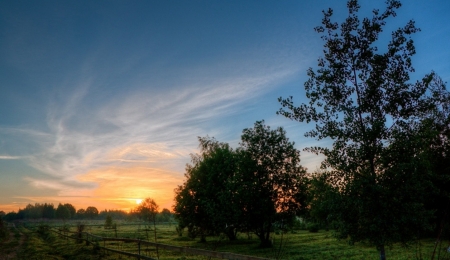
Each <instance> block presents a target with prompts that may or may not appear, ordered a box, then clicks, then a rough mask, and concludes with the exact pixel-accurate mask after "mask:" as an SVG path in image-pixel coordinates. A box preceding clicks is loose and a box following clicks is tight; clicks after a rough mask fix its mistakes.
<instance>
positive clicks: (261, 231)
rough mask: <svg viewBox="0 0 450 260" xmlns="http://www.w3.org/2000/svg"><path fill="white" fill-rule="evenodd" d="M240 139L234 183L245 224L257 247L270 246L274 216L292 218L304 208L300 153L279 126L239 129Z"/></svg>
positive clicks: (257, 125) (260, 125)
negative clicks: (240, 162) (240, 152)
mask: <svg viewBox="0 0 450 260" xmlns="http://www.w3.org/2000/svg"><path fill="white" fill-rule="evenodd" d="M241 140H242V142H241V147H242V152H243V153H242V154H241V159H242V164H241V168H240V169H239V174H238V177H239V180H238V181H236V182H235V183H236V186H238V187H240V190H239V191H240V193H241V198H242V199H243V201H244V203H243V204H244V217H245V225H246V227H247V228H248V229H249V230H252V231H254V232H255V234H256V235H257V236H258V237H259V238H260V240H261V246H270V245H271V240H270V232H271V230H272V223H274V222H275V221H277V220H278V219H277V217H278V216H283V215H284V216H290V217H292V216H294V215H295V214H296V213H298V212H299V211H301V209H302V208H303V207H305V205H306V201H305V200H304V199H305V196H304V194H306V179H305V174H306V171H305V169H304V168H302V167H301V166H300V152H299V151H298V150H297V149H295V148H294V143H293V142H289V139H288V138H287V137H286V132H285V131H284V129H283V128H281V127H279V128H277V129H275V130H271V129H270V127H269V126H266V125H265V124H264V121H258V122H256V123H255V126H254V128H248V129H244V130H243V134H242V136H241ZM278 213H282V214H278Z"/></svg>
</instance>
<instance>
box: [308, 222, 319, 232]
mask: <svg viewBox="0 0 450 260" xmlns="http://www.w3.org/2000/svg"><path fill="white" fill-rule="evenodd" d="M308 231H309V232H311V233H317V232H319V224H316V223H310V224H308Z"/></svg>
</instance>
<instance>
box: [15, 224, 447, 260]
mask: <svg viewBox="0 0 450 260" xmlns="http://www.w3.org/2000/svg"><path fill="white" fill-rule="evenodd" d="M50 224H51V225H52V226H54V227H57V226H61V224H62V223H56V222H55V223H50ZM67 224H68V225H69V226H70V230H71V231H75V223H67ZM88 224H89V225H88V226H87V227H86V229H85V231H87V232H90V233H92V234H95V235H98V236H104V237H115V235H116V233H115V231H114V230H112V229H104V227H103V222H90V223H88ZM117 227H118V229H117V237H126V238H133V239H144V240H146V239H147V233H148V238H149V241H154V233H153V230H150V231H149V230H147V231H145V229H146V228H147V229H148V228H150V229H152V227H151V226H150V227H149V226H147V227H146V226H145V225H144V224H140V225H139V224H136V223H134V224H133V223H128V222H118V225H117ZM156 228H157V240H158V243H163V244H169V245H175V246H184V247H193V248H201V249H208V250H217V251H222V252H233V253H238V254H245V255H254V256H260V257H266V258H274V259H275V258H279V259H294V260H306V259H350V260H351V259H354V260H356V259H379V254H378V252H377V251H376V250H375V248H374V247H373V246H370V245H367V244H364V243H357V244H355V245H349V244H348V242H347V241H345V240H336V239H335V238H334V236H333V231H324V230H320V231H319V232H317V233H310V232H308V231H306V230H301V231H296V232H295V233H287V234H283V235H281V234H273V236H272V238H273V243H274V247H273V248H266V249H261V248H259V247H258V245H259V241H258V239H257V237H256V236H255V235H253V236H250V238H249V237H248V236H247V234H239V235H238V240H236V241H232V242H230V241H228V240H227V239H226V238H224V237H219V236H210V237H207V242H206V243H200V242H199V239H195V240H193V239H190V238H188V237H187V236H186V233H187V232H185V234H183V236H182V237H179V236H178V235H177V233H176V231H175V224H171V225H169V224H165V225H157V227H156ZM36 229H37V224H33V225H27V228H25V227H23V228H22V230H23V232H24V233H26V234H27V237H28V239H27V240H26V242H25V244H24V246H23V248H22V250H21V257H22V258H19V259H129V258H127V257H125V256H120V255H117V254H113V253H109V254H105V253H104V252H103V251H101V250H100V251H99V250H94V249H93V246H86V244H85V243H81V244H77V243H75V241H74V240H72V239H64V238H61V237H58V236H57V235H56V234H54V233H52V234H51V235H50V236H49V237H48V238H43V237H41V236H39V234H37V233H36V232H35V231H36ZM100 245H101V246H103V242H100ZM105 245H106V246H107V247H110V248H113V249H116V250H122V251H128V252H134V253H137V245H136V243H124V242H106V243H105ZM447 245H448V244H444V243H443V244H442V247H441V248H440V251H439V253H440V257H441V259H450V254H449V253H447V252H446V251H445V249H446V248H445V247H446V246H447ZM433 248H434V240H432V239H424V240H422V241H420V244H412V245H410V246H409V247H406V248H405V247H402V246H400V245H394V246H393V247H392V248H387V250H386V256H387V259H396V260H403V259H431V255H432V252H433ZM141 253H142V254H146V255H148V256H151V257H156V251H155V248H154V247H149V246H143V247H142V248H141ZM159 255H160V259H167V260H169V259H173V260H177V259H206V257H198V256H192V255H184V254H181V253H176V252H171V251H167V250H159ZM130 259H131V258H130ZM435 259H437V257H436V258H435Z"/></svg>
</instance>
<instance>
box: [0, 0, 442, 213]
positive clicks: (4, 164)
mask: <svg viewBox="0 0 450 260" xmlns="http://www.w3.org/2000/svg"><path fill="white" fill-rule="evenodd" d="M403 2H404V3H403V6H402V8H401V9H400V10H398V12H397V13H398V16H397V17H396V18H395V19H390V20H389V21H388V26H387V28H386V31H385V32H384V34H383V37H382V40H384V41H386V40H388V39H389V35H390V31H392V30H393V29H396V28H398V27H400V26H402V25H404V24H405V23H406V22H407V21H408V20H409V19H414V20H415V21H416V25H417V26H418V27H420V28H421V29H422V31H421V32H420V33H418V34H416V35H415V36H414V37H413V39H414V40H415V44H416V49H417V55H416V56H415V57H414V59H413V64H414V66H415V68H416V73H415V74H414V75H412V78H413V79H419V78H420V77H422V76H423V75H424V74H425V73H428V72H430V71H431V70H434V71H436V72H437V73H438V74H439V75H440V76H441V77H442V78H443V79H444V81H449V80H450V62H449V61H450V50H449V42H450V26H449V24H450V17H449V16H448V14H449V13H450V2H448V1H403ZM361 5H362V9H361V12H360V13H361V15H360V17H363V16H367V15H370V10H372V9H373V8H380V9H383V6H384V4H383V3H382V2H381V1H378V2H376V3H375V2H374V1H361ZM328 7H331V8H333V9H334V10H335V17H334V19H335V20H336V21H338V22H341V21H343V18H344V17H345V15H346V12H347V11H346V8H345V1H268V0H264V1H1V2H0V57H1V58H0V90H1V92H0V93H1V94H0V114H1V116H0V210H5V211H10V210H13V209H15V210H17V209H18V208H19V207H24V206H25V205H26V204H28V203H34V202H52V203H55V204H57V203H58V202H64V203H65V202H69V203H73V204H74V205H75V206H76V207H77V208H79V207H86V206H89V205H93V206H98V207H99V208H100V209H103V208H122V209H126V208H130V207H133V206H134V205H135V201H136V199H142V198H145V197H154V198H156V200H157V202H158V203H159V204H160V205H161V206H162V207H170V205H171V203H172V199H173V189H174V188H175V187H176V185H179V184H181V183H182V181H183V178H184V175H183V174H184V166H185V164H186V163H189V161H190V156H189V154H191V153H195V152H197V145H198V142H197V136H205V135H209V136H214V137H216V139H218V140H220V141H224V142H229V143H230V144H231V145H232V146H234V147H236V146H237V144H238V142H239V138H240V134H241V132H242V129H243V128H246V127H252V126H253V124H254V122H255V121H256V120H261V119H265V120H266V123H267V124H268V125H270V126H272V127H276V126H283V127H285V129H286V130H287V134H288V136H289V137H290V139H291V140H293V141H295V142H296V145H297V148H299V149H303V148H304V147H306V146H310V145H312V144H316V142H315V141H314V140H311V139H305V138H304V137H303V133H304V132H305V131H306V130H308V129H310V128H311V127H312V126H308V125H304V124H301V123H297V122H291V121H289V120H288V119H285V118H283V117H281V116H277V115H276V114H275V112H276V111H277V110H278V109H279V104H278V102H277V98H278V97H279V96H284V97H287V96H288V95H293V96H294V100H296V101H297V102H302V101H305V100H304V90H303V83H304V81H305V80H306V79H307V78H306V69H307V68H308V67H315V66H316V63H317V62H316V61H317V58H318V57H319V56H320V55H321V54H322V49H323V48H322V46H323V43H322V41H321V40H320V35H318V34H317V33H315V32H314V30H313V28H314V27H315V26H317V25H320V21H321V19H322V14H321V10H323V9H327V8H328ZM384 45H385V44H384ZM380 48H381V49H382V45H380ZM325 143H326V142H325ZM301 156H302V163H304V164H305V165H306V167H308V168H309V169H310V170H311V171H312V170H314V169H315V167H316V166H317V165H318V162H319V160H320V159H319V158H317V157H315V156H313V155H311V154H307V153H306V152H302V155H301Z"/></svg>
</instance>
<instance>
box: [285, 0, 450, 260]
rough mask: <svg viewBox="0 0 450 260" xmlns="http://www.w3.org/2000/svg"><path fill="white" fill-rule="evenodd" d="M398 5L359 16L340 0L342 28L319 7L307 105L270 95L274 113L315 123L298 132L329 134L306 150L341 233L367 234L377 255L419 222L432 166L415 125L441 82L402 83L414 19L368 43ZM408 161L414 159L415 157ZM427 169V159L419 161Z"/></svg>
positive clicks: (436, 97) (429, 78)
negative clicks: (335, 200) (320, 53)
mask: <svg viewBox="0 0 450 260" xmlns="http://www.w3.org/2000/svg"><path fill="white" fill-rule="evenodd" d="M400 6H401V4H400V2H399V1H396V0H388V1H387V7H386V9H385V10H384V11H383V12H380V11H379V10H373V16H372V18H364V19H363V20H362V21H361V20H360V19H359V18H358V16H357V13H358V10H359V8H360V6H359V4H358V2H357V1H356V0H350V1H348V3H347V7H348V12H349V15H348V17H347V18H346V20H345V21H344V22H343V23H342V24H338V23H336V22H332V21H331V17H332V14H333V11H332V10H331V9H329V10H327V11H324V12H323V14H324V18H323V20H322V26H318V27H316V28H315V30H316V31H317V32H318V33H320V34H322V39H323V40H324V41H325V45H324V57H322V58H319V60H318V66H319V68H318V69H317V71H314V70H313V69H312V68H310V69H309V70H308V76H309V80H308V81H306V83H305V90H306V97H307V98H308V99H309V103H304V104H301V105H300V106H298V107H297V106H296V105H294V102H293V98H292V97H289V98H287V99H283V98H279V101H280V102H281V105H282V107H283V108H281V109H280V110H279V111H278V113H279V114H281V115H284V116H286V117H288V118H290V119H294V120H297V121H300V122H307V123H309V122H311V121H312V122H315V123H316V125H315V129H313V130H311V131H309V132H307V133H306V134H305V135H306V136H307V137H313V138H316V139H318V140H320V139H324V138H330V139H332V140H333V145H332V147H330V148H329V147H312V148H310V149H309V151H312V152H314V153H322V154H324V155H325V160H324V161H323V163H322V167H323V168H325V169H329V170H330V173H331V175H332V177H333V179H334V185H336V186H339V189H340V191H341V195H342V200H341V205H340V206H339V207H336V209H338V212H336V213H337V214H336V216H338V217H339V221H340V226H339V231H340V234H341V235H342V236H343V237H347V236H349V237H350V239H351V241H361V240H368V241H369V242H371V243H372V244H374V245H375V246H376V247H377V248H378V249H379V251H380V258H381V259H385V246H386V245H390V244H392V243H394V242H397V241H402V242H405V241H408V240H410V239H413V238H414V235H415V234H417V233H418V232H419V231H420V230H423V229H425V228H427V227H426V226H425V224H426V223H427V219H426V218H427V216H429V213H430V212H429V211H427V209H426V208H425V207H424V206H423V205H424V199H425V198H424V196H423V195H424V194H425V191H427V190H429V188H430V182H429V179H428V177H429V175H430V174H432V171H431V169H430V168H429V167H428V166H427V158H426V156H425V154H424V153H422V152H421V151H423V150H422V148H423V147H424V143H423V141H421V139H420V138H417V137H418V136H417V135H416V133H417V132H416V131H415V129H417V128H415V127H414V126H415V125H417V124H418V122H419V121H421V118H422V117H423V116H424V115H426V114H427V113H428V112H429V111H430V110H433V109H434V108H435V107H436V104H438V103H439V102H440V101H441V99H442V95H440V94H439V93H442V91H445V86H444V85H442V84H439V80H437V79H438V78H437V77H436V75H435V74H434V73H430V74H428V75H426V76H425V77H424V78H423V79H422V80H421V81H418V82H416V83H410V82H409V81H410V77H409V73H411V72H413V71H414V69H413V67H412V64H411V57H412V56H413V55H414V54H415V48H414V44H413V41H412V39H411V35H412V34H414V33H416V32H418V31H419V29H418V28H416V27H415V25H414V22H413V21H409V22H408V23H407V24H406V25H405V26H404V27H402V28H399V29H397V30H396V31H394V32H392V39H391V40H390V41H389V43H388V44H387V48H386V52H384V53H383V52H381V51H380V50H379V49H377V47H376V46H375V42H376V41H377V40H378V38H379V35H380V33H381V32H382V30H383V27H384V26H385V24H386V20H387V19H388V18H389V17H394V16H396V12H395V10H396V9H398V8H399V7H400ZM416 158H417V160H416ZM428 165H429V164H428Z"/></svg>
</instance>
